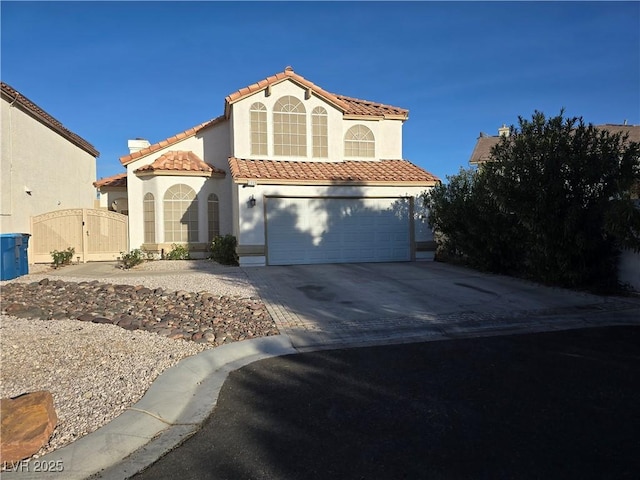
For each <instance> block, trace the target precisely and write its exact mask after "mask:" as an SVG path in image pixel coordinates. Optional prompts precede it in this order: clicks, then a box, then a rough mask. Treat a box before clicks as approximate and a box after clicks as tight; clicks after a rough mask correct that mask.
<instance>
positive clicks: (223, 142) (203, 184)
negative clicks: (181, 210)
mask: <svg viewBox="0 0 640 480" xmlns="http://www.w3.org/2000/svg"><path fill="white" fill-rule="evenodd" d="M170 151H192V152H193V153H195V154H196V155H198V157H200V158H201V159H202V160H203V161H205V162H206V163H209V164H211V165H213V166H214V167H216V168H219V169H221V170H224V171H225V172H226V174H227V175H226V177H225V178H209V177H192V176H183V175H176V176H165V175H159V176H142V177H139V176H137V175H136V174H135V173H133V172H134V171H135V170H137V169H138V168H140V167H142V166H145V165H149V164H151V163H153V162H154V161H155V160H156V159H157V158H158V157H160V156H162V155H163V154H165V153H167V152H170ZM229 155H230V141H229V123H228V122H224V123H221V124H218V125H215V126H213V127H210V128H208V129H206V130H204V131H202V132H200V133H199V134H197V135H195V136H193V137H189V138H186V139H184V140H182V141H180V142H177V143H175V144H173V145H170V146H169V147H166V148H164V149H162V150H159V151H157V152H154V153H152V154H150V155H148V156H146V157H143V158H141V159H138V160H136V161H134V162H132V163H130V164H128V165H127V189H128V201H129V248H130V249H134V248H140V246H141V245H142V244H143V243H144V222H143V199H144V195H145V194H146V193H147V192H149V193H152V194H153V196H154V199H155V204H156V218H155V220H156V243H163V242H164V241H165V239H164V209H163V203H162V200H163V198H164V194H165V192H166V191H167V190H168V189H169V188H170V187H172V186H173V185H177V184H184V185H188V186H189V187H191V188H193V189H194V190H195V192H196V195H197V196H198V226H199V234H198V241H199V242H203V243H204V242H208V226H207V198H208V196H209V194H211V193H215V194H216V195H217V196H218V199H219V202H220V203H219V206H220V233H221V234H222V235H224V234H226V233H231V232H232V229H233V227H232V223H233V222H232V206H231V198H232V195H231V185H232V182H231V172H229V163H228V157H229Z"/></svg>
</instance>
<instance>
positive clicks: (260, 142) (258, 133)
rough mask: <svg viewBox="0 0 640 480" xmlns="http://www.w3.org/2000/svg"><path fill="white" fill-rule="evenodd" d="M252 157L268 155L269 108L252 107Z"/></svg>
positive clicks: (257, 103) (255, 104)
mask: <svg viewBox="0 0 640 480" xmlns="http://www.w3.org/2000/svg"><path fill="white" fill-rule="evenodd" d="M250 114H251V155H267V107H265V106H264V105H263V104H262V103H260V102H256V103H254V104H253V105H251V109H250Z"/></svg>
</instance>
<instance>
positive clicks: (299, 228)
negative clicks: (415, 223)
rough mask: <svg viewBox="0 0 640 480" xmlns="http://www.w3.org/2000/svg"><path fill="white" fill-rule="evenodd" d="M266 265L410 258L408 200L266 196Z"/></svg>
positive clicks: (380, 260)
mask: <svg viewBox="0 0 640 480" xmlns="http://www.w3.org/2000/svg"><path fill="white" fill-rule="evenodd" d="M266 209H267V210H266V215H267V219H266V224H267V262H268V264H269V265H293V264H313V263H357V262H401V261H409V260H411V230H410V222H409V218H410V202H409V199H408V198H282V197H269V198H267V199H266Z"/></svg>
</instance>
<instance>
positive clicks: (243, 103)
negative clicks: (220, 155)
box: [232, 80, 402, 162]
mask: <svg viewBox="0 0 640 480" xmlns="http://www.w3.org/2000/svg"><path fill="white" fill-rule="evenodd" d="M305 92H306V90H305V89H304V88H301V87H300V86H299V85H297V84H296V83H294V82H292V81H290V80H287V81H283V82H281V83H278V84H277V85H273V86H272V87H271V94H270V95H269V96H266V95H265V91H262V92H257V93H256V94H254V95H251V96H249V97H247V98H244V99H242V100H239V101H238V102H236V103H234V104H233V106H232V111H233V117H232V124H233V155H234V156H236V157H238V158H248V159H251V158H260V159H269V160H308V161H311V160H313V161H329V162H338V161H341V160H380V159H387V160H388V159H401V158H402V121H401V120H378V119H373V120H372V119H367V118H362V119H347V120H345V119H344V118H343V115H342V112H340V111H339V110H338V109H336V107H334V106H333V105H332V104H330V103H327V102H326V101H324V100H322V99H321V98H319V97H317V96H316V95H314V94H312V95H311V97H310V98H308V99H305ZM285 95H292V96H294V97H296V98H298V99H299V100H300V101H301V102H302V103H303V105H304V107H305V110H306V114H307V155H306V157H288V156H287V157H281V156H275V155H274V154H273V152H274V150H273V106H274V104H275V103H276V102H277V101H278V100H279V99H280V98H282V97H283V96H285ZM254 102H260V103H262V104H263V105H264V106H265V107H266V108H267V142H268V155H258V156H256V155H251V122H250V111H249V110H250V108H251V105H252V104H253V103H254ZM316 107H323V108H324V109H325V110H327V123H328V125H327V127H328V128H327V130H328V144H329V145H328V147H329V148H328V158H314V157H313V144H312V136H311V112H312V111H313V109H314V108H316ZM357 124H362V125H365V126H367V127H368V128H369V129H371V131H372V132H373V134H374V137H375V139H376V150H375V157H374V158H363V157H355V158H346V157H345V156H344V135H345V133H346V132H347V130H348V129H349V128H351V127H352V126H353V125H357Z"/></svg>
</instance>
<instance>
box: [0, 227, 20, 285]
mask: <svg viewBox="0 0 640 480" xmlns="http://www.w3.org/2000/svg"><path fill="white" fill-rule="evenodd" d="M18 244H19V245H18ZM21 246H22V234H21V233H2V234H0V249H1V250H2V257H1V261H0V280H13V279H14V278H16V277H18V276H20V273H19V272H20V247H21Z"/></svg>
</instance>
